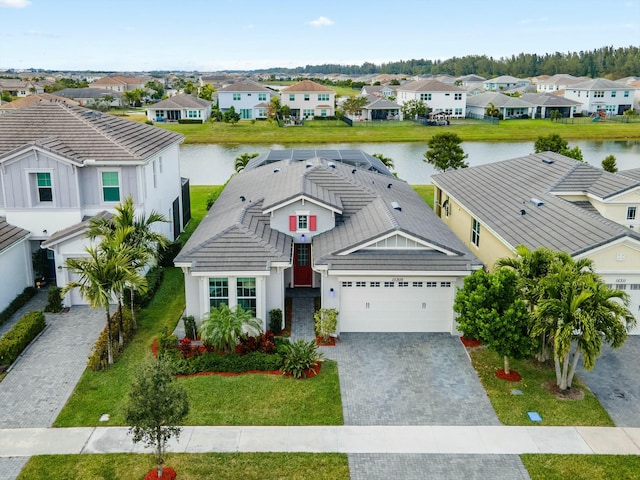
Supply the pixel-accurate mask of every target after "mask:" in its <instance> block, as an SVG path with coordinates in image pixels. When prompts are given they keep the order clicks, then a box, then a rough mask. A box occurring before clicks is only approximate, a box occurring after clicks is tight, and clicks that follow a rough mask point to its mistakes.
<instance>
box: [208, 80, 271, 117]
mask: <svg viewBox="0 0 640 480" xmlns="http://www.w3.org/2000/svg"><path fill="white" fill-rule="evenodd" d="M273 97H278V92H276V91H274V90H272V89H270V88H267V87H265V86H264V85H260V84H259V83H256V82H251V81H243V82H238V83H232V84H231V85H226V86H225V87H223V88H221V89H219V90H218V108H219V109H220V111H221V112H226V111H228V110H229V109H230V108H231V107H233V109H234V110H235V111H236V113H239V114H240V119H241V120H251V119H253V118H258V119H264V118H267V115H268V109H269V104H270V103H271V99H272V98H273Z"/></svg>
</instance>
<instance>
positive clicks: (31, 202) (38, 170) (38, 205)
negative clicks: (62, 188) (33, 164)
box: [22, 168, 75, 211]
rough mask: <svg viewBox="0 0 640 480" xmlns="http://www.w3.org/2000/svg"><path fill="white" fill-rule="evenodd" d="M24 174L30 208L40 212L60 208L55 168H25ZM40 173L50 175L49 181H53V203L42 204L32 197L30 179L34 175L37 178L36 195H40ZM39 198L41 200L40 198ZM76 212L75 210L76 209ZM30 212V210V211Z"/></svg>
mask: <svg viewBox="0 0 640 480" xmlns="http://www.w3.org/2000/svg"><path fill="white" fill-rule="evenodd" d="M22 171H23V173H25V174H26V175H25V182H26V187H27V188H26V193H27V196H28V200H29V208H35V209H38V210H41V209H45V208H56V209H57V208H58V205H57V202H56V195H55V194H56V188H55V187H54V178H55V176H54V172H55V171H56V170H55V169H53V168H24V169H22ZM38 173H48V174H49V179H50V180H51V202H40V201H39V200H36V199H35V198H33V196H32V193H33V192H32V191H31V182H30V181H29V180H30V177H31V175H34V177H35V181H36V183H35V185H34V187H35V194H36V195H38V193H39V192H38ZM38 198H40V197H39V196H38ZM74 210H75V209H74ZM29 211H30V210H29Z"/></svg>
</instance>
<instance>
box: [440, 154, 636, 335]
mask: <svg viewBox="0 0 640 480" xmlns="http://www.w3.org/2000/svg"><path fill="white" fill-rule="evenodd" d="M432 181H433V183H434V186H435V193H434V194H435V200H436V202H437V205H436V208H435V210H436V214H437V215H439V216H440V217H441V218H442V219H443V220H444V222H445V223H446V224H447V225H448V226H449V227H450V228H451V229H452V230H453V231H454V232H455V233H456V235H457V236H458V237H459V238H460V239H461V240H462V241H463V242H464V243H465V245H467V246H468V247H469V248H470V249H471V251H472V252H473V253H474V254H475V255H477V256H478V258H479V259H480V260H482V261H483V262H484V264H485V265H487V267H489V268H492V267H493V265H495V262H496V260H498V259H499V258H502V257H513V256H514V255H515V248H516V247H517V246H518V245H525V246H527V247H528V248H529V249H531V250H534V249H536V248H538V247H543V246H544V247H548V248H550V249H552V250H557V251H565V252H567V253H569V254H570V255H571V256H573V257H574V258H576V259H577V258H583V257H587V258H590V259H592V260H593V261H594V264H595V267H596V270H597V271H598V273H599V274H600V275H601V276H602V277H603V279H604V280H605V281H606V282H607V283H608V284H611V285H616V288H619V289H622V290H626V291H627V293H629V294H630V296H631V301H632V308H631V311H632V312H634V313H635V314H636V317H638V318H639V319H640V315H639V307H640V232H638V230H640V215H638V211H639V210H640V172H638V171H635V172H634V171H630V172H629V173H627V172H619V173H609V172H605V171H603V170H601V169H599V168H596V167H593V166H591V165H588V164H586V163H583V162H579V161H577V160H573V159H571V158H567V157H564V156H562V155H559V154H556V153H551V152H545V153H540V154H533V155H528V156H525V157H520V158H514V159H511V160H505V161H501V162H495V163H490V164H486V165H481V166H477V167H471V168H465V169H460V170H455V171H450V172H446V173H442V174H437V175H433V176H432ZM635 333H640V329H638V330H636V332H635Z"/></svg>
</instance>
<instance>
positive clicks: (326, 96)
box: [318, 93, 329, 102]
mask: <svg viewBox="0 0 640 480" xmlns="http://www.w3.org/2000/svg"><path fill="white" fill-rule="evenodd" d="M318 101H319V102H328V101H329V94H328V93H319V94H318Z"/></svg>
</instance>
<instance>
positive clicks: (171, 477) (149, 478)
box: [144, 467, 177, 480]
mask: <svg viewBox="0 0 640 480" xmlns="http://www.w3.org/2000/svg"><path fill="white" fill-rule="evenodd" d="M176 476H177V474H176V471H175V470H174V469H173V468H171V467H163V468H162V476H161V477H159V476H158V469H157V468H154V469H153V470H149V471H148V472H147V474H146V475H145V476H144V480H175V478H176Z"/></svg>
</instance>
